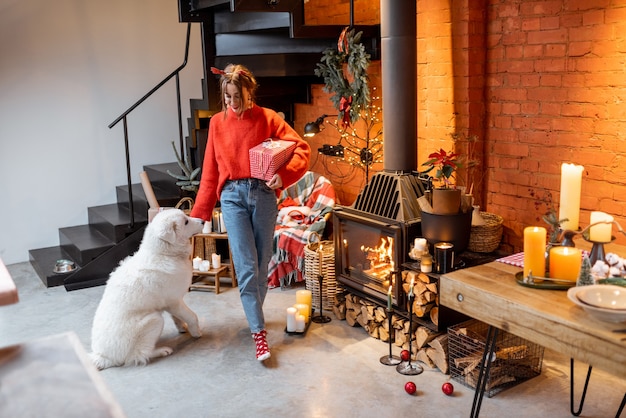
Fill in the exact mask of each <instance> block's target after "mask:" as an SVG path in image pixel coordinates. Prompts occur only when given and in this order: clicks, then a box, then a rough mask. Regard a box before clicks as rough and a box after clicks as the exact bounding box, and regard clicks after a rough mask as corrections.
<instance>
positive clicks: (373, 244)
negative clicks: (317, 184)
mask: <svg viewBox="0 0 626 418" xmlns="http://www.w3.org/2000/svg"><path fill="white" fill-rule="evenodd" d="M333 234H334V243H335V277H336V278H337V280H338V281H339V282H340V283H342V284H343V285H344V286H346V287H348V288H349V289H350V290H351V291H354V292H355V293H357V294H360V295H361V296H363V297H365V298H367V299H373V300H377V301H379V302H380V303H381V304H385V303H386V298H387V292H388V290H389V286H392V299H393V304H394V306H395V307H396V308H397V309H401V310H404V309H405V305H406V296H405V294H404V290H403V289H402V286H401V283H402V279H401V276H400V271H401V266H402V264H404V263H405V262H406V257H408V250H407V248H408V243H409V241H410V240H411V239H412V238H413V237H415V236H419V234H420V223H419V221H414V222H405V221H397V220H393V219H389V218H384V217H381V216H377V215H372V214H370V213H366V212H361V211H359V210H357V209H354V208H350V207H344V206H339V207H337V208H335V211H334V213H333Z"/></svg>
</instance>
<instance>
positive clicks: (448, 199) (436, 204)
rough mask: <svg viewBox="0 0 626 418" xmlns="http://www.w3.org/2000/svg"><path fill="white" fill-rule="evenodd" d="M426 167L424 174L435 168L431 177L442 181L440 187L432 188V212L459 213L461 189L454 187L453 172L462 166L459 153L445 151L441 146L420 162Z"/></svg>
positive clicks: (441, 213) (440, 213) (443, 213)
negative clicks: (424, 160)
mask: <svg viewBox="0 0 626 418" xmlns="http://www.w3.org/2000/svg"><path fill="white" fill-rule="evenodd" d="M422 165H423V166H426V167H427V169H426V171H424V172H423V173H424V174H427V173H430V172H431V171H433V170H436V171H435V173H434V175H433V178H435V179H437V180H438V181H440V182H442V183H443V184H442V185H441V186H440V187H435V188H433V191H432V193H433V195H432V207H433V213H435V214H439V215H452V214H457V213H459V210H460V208H461V189H459V188H457V187H456V183H455V182H453V181H452V180H454V179H455V173H456V170H457V169H458V168H461V167H462V164H461V162H460V161H459V154H457V153H455V152H452V151H450V152H447V151H446V150H444V149H443V148H441V149H440V150H439V151H437V152H433V153H432V154H430V155H429V156H428V161H426V162H425V163H423V164H422Z"/></svg>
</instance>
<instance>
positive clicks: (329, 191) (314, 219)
mask: <svg viewBox="0 0 626 418" xmlns="http://www.w3.org/2000/svg"><path fill="white" fill-rule="evenodd" d="M334 207H335V189H334V188H333V185H332V184H331V182H330V181H329V180H328V179H327V178H325V177H323V176H321V175H319V174H316V173H313V172H311V171H307V173H306V174H305V175H304V176H302V178H301V179H300V180H298V181H297V182H296V183H294V184H293V185H291V186H289V187H288V188H287V189H285V190H284V191H283V192H282V193H281V194H280V196H279V197H278V209H279V215H278V218H277V220H276V227H275V229H274V254H273V255H272V259H271V260H270V264H269V270H268V284H269V287H270V288H274V287H278V286H281V287H284V286H288V285H289V284H291V283H292V282H293V281H296V282H300V281H303V280H304V276H303V274H302V273H303V271H304V264H305V263H304V248H305V246H306V245H307V244H308V242H309V237H310V235H311V234H312V233H314V232H315V233H317V234H319V235H320V236H322V233H323V232H324V228H325V227H326V218H325V216H326V215H327V214H329V213H331V212H332V210H333V208H334Z"/></svg>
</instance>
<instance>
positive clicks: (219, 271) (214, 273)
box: [189, 265, 228, 295]
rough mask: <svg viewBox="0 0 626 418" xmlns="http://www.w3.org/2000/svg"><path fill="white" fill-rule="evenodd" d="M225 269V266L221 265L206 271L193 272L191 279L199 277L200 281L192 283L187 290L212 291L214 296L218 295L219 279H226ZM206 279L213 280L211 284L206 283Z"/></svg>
mask: <svg viewBox="0 0 626 418" xmlns="http://www.w3.org/2000/svg"><path fill="white" fill-rule="evenodd" d="M226 270H227V267H226V266H225V265H221V266H219V267H218V268H216V269H214V268H211V269H209V270H208V271H200V270H194V271H193V278H196V277H200V279H199V280H198V281H196V282H193V283H192V285H191V286H189V290H214V291H215V294H216V295H218V294H219V293H220V277H228V274H227V273H226ZM206 277H212V278H213V284H210V283H206V282H205V281H204V280H205V278H206Z"/></svg>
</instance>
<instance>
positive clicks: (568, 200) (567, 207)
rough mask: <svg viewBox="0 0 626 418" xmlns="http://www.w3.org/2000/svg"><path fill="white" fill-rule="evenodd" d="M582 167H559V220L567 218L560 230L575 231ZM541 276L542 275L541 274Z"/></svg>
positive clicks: (578, 212)
mask: <svg viewBox="0 0 626 418" xmlns="http://www.w3.org/2000/svg"><path fill="white" fill-rule="evenodd" d="M583 169H584V167H583V166H582V165H575V164H567V163H563V164H562V165H561V198H560V203H559V219H565V218H567V219H568V220H567V221H564V222H563V223H562V224H561V228H562V229H570V230H572V231H576V230H577V229H578V220H579V216H580V189H581V181H582V173H583ZM542 274H543V273H542Z"/></svg>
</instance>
